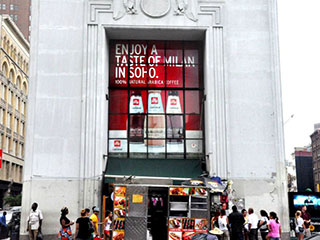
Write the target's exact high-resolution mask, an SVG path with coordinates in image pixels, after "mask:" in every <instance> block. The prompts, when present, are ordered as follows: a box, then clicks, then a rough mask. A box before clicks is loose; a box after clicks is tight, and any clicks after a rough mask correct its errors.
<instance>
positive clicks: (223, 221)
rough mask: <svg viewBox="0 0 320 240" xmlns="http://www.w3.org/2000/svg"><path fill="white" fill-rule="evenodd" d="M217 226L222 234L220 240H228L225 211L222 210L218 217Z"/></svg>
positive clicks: (227, 223)
mask: <svg viewBox="0 0 320 240" xmlns="http://www.w3.org/2000/svg"><path fill="white" fill-rule="evenodd" d="M218 224H219V229H220V230H221V231H222V232H223V234H222V235H221V238H220V239H221V240H228V239H229V231H228V225H229V220H228V217H227V216H226V210H224V209H222V210H221V213H220V216H219V217H218Z"/></svg>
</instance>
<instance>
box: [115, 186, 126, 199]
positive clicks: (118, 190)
mask: <svg viewBox="0 0 320 240" xmlns="http://www.w3.org/2000/svg"><path fill="white" fill-rule="evenodd" d="M114 195H115V196H116V197H119V196H122V197H124V196H125V195H126V187H115V189H114Z"/></svg>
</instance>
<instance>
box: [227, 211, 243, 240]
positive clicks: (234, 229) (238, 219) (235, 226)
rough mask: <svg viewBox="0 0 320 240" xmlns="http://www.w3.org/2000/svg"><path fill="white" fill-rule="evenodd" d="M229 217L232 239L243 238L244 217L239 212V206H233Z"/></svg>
mask: <svg viewBox="0 0 320 240" xmlns="http://www.w3.org/2000/svg"><path fill="white" fill-rule="evenodd" d="M228 219H229V223H230V225H231V240H243V234H242V228H243V224H244V217H243V215H242V214H241V213H239V212H238V209H237V206H232V213H230V215H229V217H228Z"/></svg>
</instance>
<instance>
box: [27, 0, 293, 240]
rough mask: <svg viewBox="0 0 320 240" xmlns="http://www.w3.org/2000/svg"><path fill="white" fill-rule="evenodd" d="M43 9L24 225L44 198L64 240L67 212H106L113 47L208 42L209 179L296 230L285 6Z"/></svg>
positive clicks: (107, 2) (35, 24)
mask: <svg viewBox="0 0 320 240" xmlns="http://www.w3.org/2000/svg"><path fill="white" fill-rule="evenodd" d="M32 9H33V12H32V44H33V46H34V48H32V49H31V54H32V55H31V56H32V58H31V70H30V73H31V79H32V81H31V84H30V93H31V94H32V95H31V97H30V99H29V101H30V107H29V111H28V119H29V122H28V136H27V142H28V145H27V148H26V167H25V174H24V192H23V209H24V210H23V215H22V218H23V219H22V222H24V220H25V219H26V216H27V213H28V209H29V208H30V206H31V204H32V202H33V201H37V202H38V203H39V206H40V208H41V209H42V211H43V212H44V217H45V221H44V228H43V229H44V232H45V234H56V232H57V229H58V218H59V209H60V208H61V207H62V206H65V205H67V206H68V207H69V209H70V218H71V219H75V218H76V216H78V215H79V214H78V213H79V210H80V209H81V208H83V207H88V206H93V205H99V201H100V199H101V194H100V191H101V184H102V174H103V171H104V170H105V166H106V163H107V157H105V156H106V155H107V152H108V150H107V149H108V146H107V138H108V136H107V133H108V129H107V127H106V126H108V117H107V116H108V104H107V101H106V100H105V99H106V94H107V89H108V79H109V78H108V75H109V69H108V65H109V64H108V54H109V53H108V50H109V48H108V42H109V40H110V39H145V40H147V39H154V40H201V41H203V43H204V82H205V94H206V103H205V127H206V128H205V129H206V130H205V131H206V155H207V170H208V171H209V172H210V174H211V175H218V176H221V177H222V178H227V179H231V180H233V182H234V192H233V194H234V196H237V197H241V198H242V197H244V198H245V202H246V207H253V208H255V209H257V210H258V209H266V210H267V211H271V210H274V211H276V212H277V213H278V214H279V216H280V219H281V221H282V222H283V223H284V224H283V229H284V231H285V232H288V226H287V225H286V223H288V209H287V204H288V201H287V183H286V174H285V161H284V159H285V158H284V147H283V129H282V107H281V106H282V105H281V85H280V75H279V53H278V51H279V49H278V29H277V10H276V1H275V0H271V1H266V0H258V1H257V0H242V1H234V0H232V1H217V0H198V1H191V0H189V1H180V0H161V1H160V0H159V1H156V3H155V1H148V0H137V1H135V0H128V1H127V0H126V1H111V0H95V1H82V0H76V1H70V0H59V1H49V0H41V1H40V0H36V1H33V8H32ZM53 13H55V14H53ZM46 16H50V18H47V17H46ZM53 226H55V227H53ZM21 234H22V235H26V231H25V229H24V228H23V227H22V228H21Z"/></svg>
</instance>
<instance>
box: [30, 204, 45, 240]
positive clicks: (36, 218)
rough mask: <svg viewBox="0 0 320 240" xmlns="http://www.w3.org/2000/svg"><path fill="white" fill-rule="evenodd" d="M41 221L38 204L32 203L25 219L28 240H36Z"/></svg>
mask: <svg viewBox="0 0 320 240" xmlns="http://www.w3.org/2000/svg"><path fill="white" fill-rule="evenodd" d="M42 220H43V216H42V213H41V211H40V209H38V204H37V203H33V204H32V206H31V211H30V214H29V216H28V219H27V222H28V225H27V231H29V239H30V240H37V236H38V233H39V232H41V225H42Z"/></svg>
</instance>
